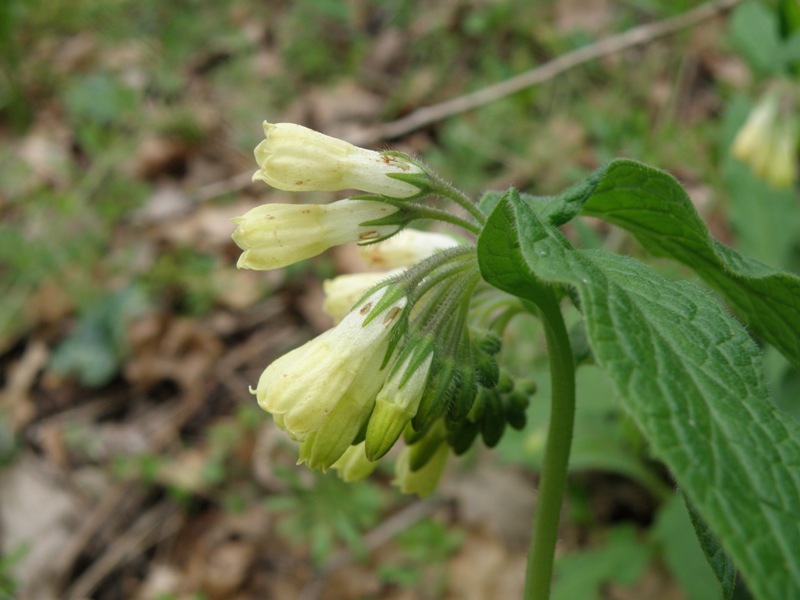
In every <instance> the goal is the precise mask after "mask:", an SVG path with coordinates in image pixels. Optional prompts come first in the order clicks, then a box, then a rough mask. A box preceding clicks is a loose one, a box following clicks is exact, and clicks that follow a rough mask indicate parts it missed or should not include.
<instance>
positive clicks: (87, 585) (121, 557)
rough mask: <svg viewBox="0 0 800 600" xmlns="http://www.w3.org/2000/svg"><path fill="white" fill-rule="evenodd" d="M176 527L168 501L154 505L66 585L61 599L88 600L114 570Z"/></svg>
mask: <svg viewBox="0 0 800 600" xmlns="http://www.w3.org/2000/svg"><path fill="white" fill-rule="evenodd" d="M179 526H180V515H179V514H178V512H177V511H176V509H175V507H174V505H173V504H172V503H171V502H169V501H166V500H165V501H162V502H161V503H159V504H156V505H155V506H154V507H153V508H151V509H150V510H149V511H147V512H146V513H144V514H143V515H141V516H140V517H139V518H138V519H137V521H136V522H135V523H134V524H133V525H132V526H131V527H130V529H129V530H128V531H127V532H126V533H125V535H123V536H121V537H120V538H118V539H117V540H115V542H114V543H113V544H111V546H109V548H108V549H107V550H106V552H105V553H103V555H102V556H101V557H100V558H99V559H98V560H97V561H95V562H93V563H92V565H91V566H90V567H89V568H88V569H86V571H85V572H84V573H82V574H81V576H80V577H79V578H78V579H77V580H76V581H75V582H74V583H73V584H72V585H71V586H70V588H69V589H68V590H67V591H66V594H65V598H67V599H68V600H81V599H83V598H88V597H89V596H90V595H91V594H92V592H94V590H95V588H96V587H97V586H98V585H99V584H100V583H101V582H102V581H103V580H104V579H105V578H106V577H107V576H108V575H109V574H110V573H111V572H112V571H113V570H114V569H116V568H117V567H119V566H120V565H121V564H124V563H125V562H127V561H129V560H131V559H132V558H134V557H135V556H137V555H140V554H141V553H142V552H143V551H144V550H145V549H146V548H149V547H150V546H153V545H155V544H157V543H158V542H159V541H160V540H162V539H164V538H166V537H169V536H170V535H173V534H174V533H175V532H176V531H177V530H178V527H179Z"/></svg>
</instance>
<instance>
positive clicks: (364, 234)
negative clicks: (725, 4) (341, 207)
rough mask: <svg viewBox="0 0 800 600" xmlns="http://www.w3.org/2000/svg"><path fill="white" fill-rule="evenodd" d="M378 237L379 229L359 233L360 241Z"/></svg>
mask: <svg viewBox="0 0 800 600" xmlns="http://www.w3.org/2000/svg"><path fill="white" fill-rule="evenodd" d="M376 237H378V232H377V231H364V232H362V233H360V234H359V235H358V239H359V240H360V241H362V242H363V241H366V240H373V239H375V238H376Z"/></svg>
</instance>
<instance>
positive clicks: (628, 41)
mask: <svg viewBox="0 0 800 600" xmlns="http://www.w3.org/2000/svg"><path fill="white" fill-rule="evenodd" d="M740 2H741V0H714V1H712V2H708V3H707V4H703V5H702V6H698V7H697V8H695V9H692V10H690V11H687V12H685V13H683V14H682V15H678V16H677V17H673V18H671V19H665V20H663V21H657V22H655V23H648V24H646V25H640V26H639V27H634V28H633V29H629V30H628V31H626V32H624V33H621V34H619V35H615V36H611V37H609V38H605V39H603V40H600V41H599V42H597V43H595V44H590V45H588V46H584V47H582V48H578V49H576V50H573V51H571V52H567V53H566V54H563V55H561V56H559V57H558V58H555V59H553V60H551V61H549V62H547V63H545V64H543V65H541V66H538V67H536V68H534V69H531V70H530V71H526V72H525V73H521V74H519V75H517V76H515V77H512V78H511V79H506V80H505V81H501V82H500V83H496V84H494V85H490V86H488V87H485V88H483V89H480V90H477V91H475V92H472V93H469V94H466V95H464V96H459V97H457V98H453V99H451V100H447V101H446V102H442V103H440V104H434V105H432V106H425V107H423V108H420V109H417V110H415V111H414V112H412V113H410V114H408V115H406V116H405V117H403V118H401V119H397V120H396V121H391V122H389V123H384V124H382V125H378V126H377V127H374V128H372V129H365V130H364V131H363V132H361V133H360V134H359V135H357V136H350V139H349V141H350V142H352V143H353V144H357V145H361V146H367V145H372V144H375V143H376V142H379V141H381V140H387V139H393V138H398V137H400V136H403V135H406V134H408V133H410V132H412V131H415V130H417V129H420V128H422V127H425V126H426V125H430V124H431V123H435V122H437V121H442V120H444V119H446V118H448V117H452V116H455V115H459V114H462V113H465V112H467V111H470V110H473V109H475V108H478V107H481V106H486V105H487V104H491V103H492V102H496V101H497V100H500V99H502V98H505V97H506V96H510V95H511V94H515V93H517V92H519V91H522V90H524V89H526V88H529V87H532V86H534V85H538V84H540V83H543V82H545V81H547V80H549V79H552V78H554V77H556V76H557V75H560V74H561V73H564V72H565V71H568V70H569V69H573V68H575V67H577V66H580V65H582V64H585V63H587V62H590V61H593V60H597V59H598V58H603V57H606V56H610V55H611V54H615V53H617V52H620V51H622V50H626V49H628V48H632V47H634V46H639V45H641V44H645V43H647V42H651V41H653V40H656V39H658V38H661V37H664V36H667V35H670V34H673V33H676V32H678V31H680V30H681V29H686V28H687V27H692V26H694V25H697V24H699V23H702V22H703V21H707V20H708V19H711V18H713V17H715V16H717V15H719V14H721V13H723V12H725V11H727V10H730V9H731V8H733V7H734V6H736V5H737V4H739V3H740Z"/></svg>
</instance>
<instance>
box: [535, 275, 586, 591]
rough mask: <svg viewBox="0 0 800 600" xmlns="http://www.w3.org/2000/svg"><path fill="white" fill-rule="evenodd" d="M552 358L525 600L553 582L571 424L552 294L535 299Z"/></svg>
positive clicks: (569, 366) (562, 335) (570, 383)
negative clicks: (545, 440) (548, 423)
mask: <svg viewBox="0 0 800 600" xmlns="http://www.w3.org/2000/svg"><path fill="white" fill-rule="evenodd" d="M536 305H537V307H538V309H539V314H540V315H541V318H542V322H543V324H544V331H545V337H546V339H547V349H548V354H549V356H550V379H551V390H552V400H551V409H550V425H549V430H548V433H547V444H546V446H545V451H544V464H543V466H542V472H541V476H540V478H539V496H538V500H537V502H536V514H535V516H534V520H533V535H532V537H531V545H530V550H529V552H528V568H527V572H526V577H525V600H547V598H549V596H550V583H551V580H552V577H553V559H554V557H555V551H556V541H557V538H558V523H559V517H560V515H561V504H562V502H563V500H564V489H565V487H566V483H567V466H568V464H569V452H570V446H571V444H572V430H573V426H574V422H575V364H574V361H573V359H572V349H571V348H570V343H569V337H568V336H567V329H566V327H565V325H564V319H563V317H562V315H561V309H560V308H559V305H558V300H557V299H556V296H555V294H554V293H553V291H552V290H551V289H550V288H543V289H541V290H540V293H539V294H537V298H536Z"/></svg>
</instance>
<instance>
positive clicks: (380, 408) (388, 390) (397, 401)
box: [366, 344, 433, 460]
mask: <svg viewBox="0 0 800 600" xmlns="http://www.w3.org/2000/svg"><path fill="white" fill-rule="evenodd" d="M424 346H425V347H424V348H423V349H422V351H421V352H414V351H413V350H412V352H411V353H409V355H408V358H406V359H404V361H403V363H402V365H401V366H400V367H399V368H396V369H394V371H393V373H392V374H391V375H390V376H389V378H388V379H387V380H386V383H385V384H384V385H383V387H382V388H381V390H380V392H378V397H377V399H376V400H375V409H374V410H373V411H372V416H371V417H370V419H369V425H367V438H366V442H367V445H366V453H367V457H368V458H369V459H370V460H378V459H379V458H380V457H381V456H383V455H384V454H386V453H387V452H388V451H389V450H390V449H391V447H392V446H393V445H394V443H395V442H396V441H397V439H398V438H399V437H400V434H401V433H403V430H404V429H405V427H406V425H408V423H409V422H410V421H411V418H412V417H413V416H414V415H415V414H417V408H418V407H419V403H420V400H421V399H422V393H423V391H424V390H425V384H426V383H427V382H428V372H429V371H430V367H431V361H432V360H433V348H432V347H431V346H430V345H429V344H425V345H424ZM420 360H421V361H422V362H421V363H420Z"/></svg>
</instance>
